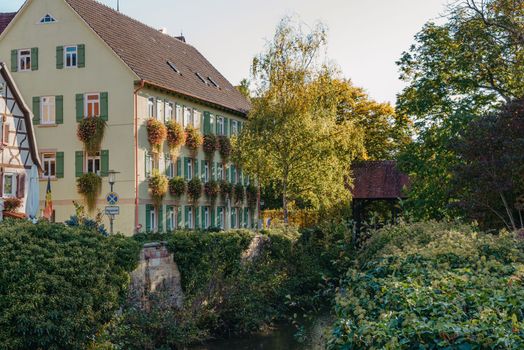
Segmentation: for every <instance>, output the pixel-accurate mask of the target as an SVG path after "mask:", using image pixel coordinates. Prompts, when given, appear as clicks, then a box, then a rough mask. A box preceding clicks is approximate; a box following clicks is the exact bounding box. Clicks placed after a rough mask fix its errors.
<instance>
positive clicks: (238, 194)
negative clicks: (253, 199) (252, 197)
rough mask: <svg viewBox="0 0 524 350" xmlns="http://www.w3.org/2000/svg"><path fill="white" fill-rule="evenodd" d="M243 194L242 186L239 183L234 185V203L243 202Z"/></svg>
mask: <svg viewBox="0 0 524 350" xmlns="http://www.w3.org/2000/svg"><path fill="white" fill-rule="evenodd" d="M244 198H245V193H244V185H242V184H241V183H237V184H235V203H241V202H243V201H244Z"/></svg>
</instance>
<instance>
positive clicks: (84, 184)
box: [76, 173, 102, 212]
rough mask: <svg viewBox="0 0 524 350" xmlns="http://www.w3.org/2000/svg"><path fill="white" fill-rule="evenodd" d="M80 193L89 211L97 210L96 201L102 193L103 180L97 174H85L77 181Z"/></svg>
mask: <svg viewBox="0 0 524 350" xmlns="http://www.w3.org/2000/svg"><path fill="white" fill-rule="evenodd" d="M76 186H77V190H78V193H79V194H80V195H81V196H82V197H84V200H85V203H86V205H87V209H88V211H89V212H92V211H93V210H94V209H95V208H96V199H97V198H98V196H99V195H100V192H101V191H102V178H101V177H100V176H98V175H97V174H95V173H85V174H83V175H82V176H80V177H79V178H78V179H77V180H76Z"/></svg>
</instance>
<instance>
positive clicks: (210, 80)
mask: <svg viewBox="0 0 524 350" xmlns="http://www.w3.org/2000/svg"><path fill="white" fill-rule="evenodd" d="M207 80H209V82H210V83H211V84H212V85H214V86H215V87H216V88H220V87H219V86H218V84H217V82H216V81H214V80H213V79H211V77H207Z"/></svg>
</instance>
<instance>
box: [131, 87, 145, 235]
mask: <svg viewBox="0 0 524 350" xmlns="http://www.w3.org/2000/svg"><path fill="white" fill-rule="evenodd" d="M145 82H146V81H145V80H144V79H142V80H140V84H139V86H138V88H137V89H135V92H134V94H133V95H134V98H135V115H134V128H135V232H137V233H138V225H139V220H138V205H139V199H138V92H139V91H140V90H142V89H143V88H144V85H145Z"/></svg>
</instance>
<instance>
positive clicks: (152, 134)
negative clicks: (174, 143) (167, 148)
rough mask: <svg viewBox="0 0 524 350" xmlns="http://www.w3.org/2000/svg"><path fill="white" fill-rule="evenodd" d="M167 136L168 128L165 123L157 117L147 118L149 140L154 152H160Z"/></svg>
mask: <svg viewBox="0 0 524 350" xmlns="http://www.w3.org/2000/svg"><path fill="white" fill-rule="evenodd" d="M166 137H167V129H166V126H165V125H164V123H162V122H161V121H160V120H157V119H155V118H149V119H148V120H147V140H148V141H149V144H150V145H151V150H152V151H153V152H155V153H159V152H160V151H161V149H162V144H163V143H164V141H165V139H166Z"/></svg>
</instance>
